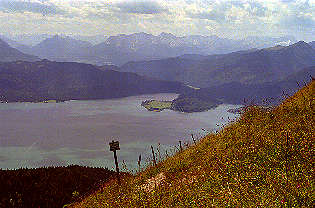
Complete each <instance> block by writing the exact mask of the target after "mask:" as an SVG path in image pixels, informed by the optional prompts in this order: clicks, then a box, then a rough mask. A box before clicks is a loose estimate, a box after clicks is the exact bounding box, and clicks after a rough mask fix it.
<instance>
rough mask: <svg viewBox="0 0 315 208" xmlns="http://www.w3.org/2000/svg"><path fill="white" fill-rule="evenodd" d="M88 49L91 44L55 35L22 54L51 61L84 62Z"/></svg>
mask: <svg viewBox="0 0 315 208" xmlns="http://www.w3.org/2000/svg"><path fill="white" fill-rule="evenodd" d="M90 47H92V44H91V43H89V42H87V41H80V40H75V39H73V38H70V37H61V36H58V35H55V36H53V37H51V38H47V39H45V40H43V41H42V42H40V43H39V44H37V45H35V46H33V47H31V48H29V49H25V50H24V52H27V53H29V54H34V55H36V56H39V57H41V58H43V59H49V60H52V61H72V62H84V60H85V58H86V56H88V55H87V54H88V50H89V48H90Z"/></svg>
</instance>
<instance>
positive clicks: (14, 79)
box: [0, 60, 184, 102]
mask: <svg viewBox="0 0 315 208" xmlns="http://www.w3.org/2000/svg"><path fill="white" fill-rule="evenodd" d="M104 68H105V67H103V69H99V68H97V67H95V66H93V65H88V64H79V63H72V62H65V63H64V62H51V61H47V60H43V61H40V62H33V63H31V62H12V63H2V64H0V97H1V100H4V101H9V102H11V101H42V100H51V99H52V100H70V99H84V100H85V99H106V98H118V97H126V96H131V95H139V94H150V93H162V92H174V93H175V92H176V93H179V92H180V91H181V90H182V89H183V88H184V87H183V85H182V84H180V83H176V82H168V81H158V80H154V79H149V78H143V77H141V76H139V75H136V74H133V73H122V72H117V71H113V70H111V69H112V68H113V67H112V66H109V67H108V69H107V70H106V69H104Z"/></svg>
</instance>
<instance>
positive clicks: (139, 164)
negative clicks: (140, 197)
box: [138, 155, 141, 172]
mask: <svg viewBox="0 0 315 208" xmlns="http://www.w3.org/2000/svg"><path fill="white" fill-rule="evenodd" d="M138 166H139V172H140V170H141V155H139V160H138Z"/></svg>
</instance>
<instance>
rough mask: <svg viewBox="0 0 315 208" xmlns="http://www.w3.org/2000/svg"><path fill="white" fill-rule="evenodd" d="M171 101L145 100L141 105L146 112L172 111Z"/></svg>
mask: <svg viewBox="0 0 315 208" xmlns="http://www.w3.org/2000/svg"><path fill="white" fill-rule="evenodd" d="M172 103H173V101H158V100H146V101H143V102H142V103H141V106H143V107H145V108H146V109H147V110H148V111H155V112H161V111H163V110H165V109H170V110H171V109H172Z"/></svg>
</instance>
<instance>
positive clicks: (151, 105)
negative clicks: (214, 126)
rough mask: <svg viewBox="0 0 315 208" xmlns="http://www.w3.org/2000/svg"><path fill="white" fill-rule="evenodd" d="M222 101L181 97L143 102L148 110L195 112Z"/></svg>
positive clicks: (207, 108) (215, 105)
mask: <svg viewBox="0 0 315 208" xmlns="http://www.w3.org/2000/svg"><path fill="white" fill-rule="evenodd" d="M221 103H222V102H219V101H216V102H213V101H204V100H200V99H197V98H188V97H185V98H184V97H179V98H176V99H174V100H172V101H158V100H146V101H143V102H142V103H141V106H143V107H145V108H146V109H147V110H148V111H155V112H161V111H163V110H165V109H169V110H173V111H179V112H185V113H193V112H203V111H207V110H210V109H212V108H215V107H217V106H218V105H219V104H221Z"/></svg>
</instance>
